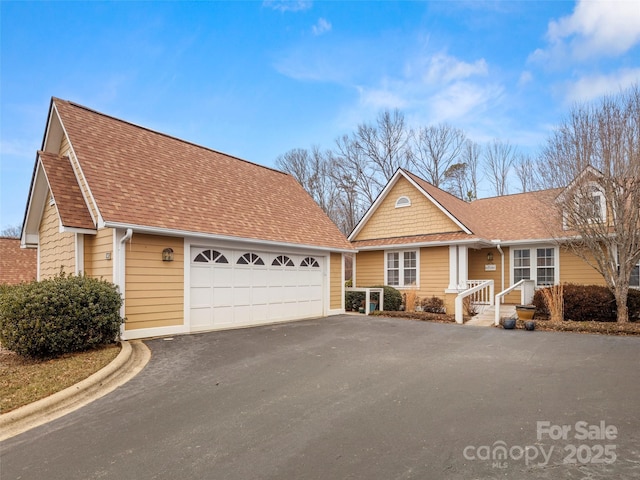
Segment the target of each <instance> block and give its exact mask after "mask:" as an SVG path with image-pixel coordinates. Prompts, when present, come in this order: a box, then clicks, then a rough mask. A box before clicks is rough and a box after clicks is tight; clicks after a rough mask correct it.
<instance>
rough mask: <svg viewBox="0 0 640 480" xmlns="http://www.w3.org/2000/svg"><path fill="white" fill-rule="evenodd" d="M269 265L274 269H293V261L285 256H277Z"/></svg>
mask: <svg viewBox="0 0 640 480" xmlns="http://www.w3.org/2000/svg"><path fill="white" fill-rule="evenodd" d="M271 265H273V266H275V267H295V264H294V263H293V261H292V260H291V259H290V258H289V257H287V256H286V255H278V256H277V257H276V258H274V259H273V262H272V263H271Z"/></svg>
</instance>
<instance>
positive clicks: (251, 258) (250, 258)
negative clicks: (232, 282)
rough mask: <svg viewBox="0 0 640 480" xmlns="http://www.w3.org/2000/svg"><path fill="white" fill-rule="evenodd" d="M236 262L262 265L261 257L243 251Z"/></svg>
mask: <svg viewBox="0 0 640 480" xmlns="http://www.w3.org/2000/svg"><path fill="white" fill-rule="evenodd" d="M237 263H238V265H264V262H263V261H262V259H261V258H260V257H259V256H258V255H257V254H255V253H245V254H244V255H242V256H241V257H240V258H239V259H238V262H237Z"/></svg>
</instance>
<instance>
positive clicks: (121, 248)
mask: <svg viewBox="0 0 640 480" xmlns="http://www.w3.org/2000/svg"><path fill="white" fill-rule="evenodd" d="M21 244H22V247H26V248H32V249H37V258H38V261H37V278H38V279H44V278H49V277H52V276H54V275H56V274H58V273H60V272H61V271H63V272H65V273H67V274H80V273H83V274H85V275H89V276H92V277H97V278H104V279H105V280H108V281H111V282H113V283H115V284H116V285H118V287H119V289H120V292H121V293H122V294H123V298H124V307H123V311H122V314H123V316H125V317H126V321H125V323H124V326H123V330H122V336H123V338H125V339H133V338H142V337H149V336H159V335H170V334H178V333H188V332H197V331H205V330H216V329H225V328H234V327H241V326H249V325H260V324H265V323H272V322H279V321H286V320H293V319H302V318H310V317H320V316H324V315H332V314H338V313H341V312H343V311H344V309H343V298H344V274H343V272H344V258H343V257H344V254H345V253H350V252H352V250H353V247H352V246H351V244H350V243H349V242H348V241H347V239H346V238H345V237H344V236H343V235H342V234H341V233H340V231H339V230H338V229H337V227H336V226H335V225H334V224H333V223H332V222H331V220H330V219H329V218H328V217H327V216H326V215H325V214H324V212H323V211H322V210H321V209H320V207H318V205H317V204H316V203H315V202H314V201H313V199H312V198H311V197H310V196H309V195H308V194H307V193H306V192H305V191H304V190H303V188H302V187H301V186H300V185H299V184H298V183H297V182H296V181H295V180H294V178H293V177H291V176H290V175H287V174H284V173H282V172H279V171H276V170H273V169H270V168H267V167H264V166H260V165H257V164H254V163H251V162H248V161H245V160H241V159H238V158H235V157H232V156H230V155H226V154H223V153H220V152H217V151H215V150H211V149H209V148H205V147H202V146H199V145H195V144H192V143H189V142H186V141H183V140H180V139H177V138H174V137H171V136H169V135H165V134H162V133H159V132H156V131H153V130H150V129H147V128H144V127H141V126H137V125H134V124H132V123H129V122H126V121H123V120H119V119H116V118H113V117H111V116H108V115H105V114H102V113H99V112H96V111H93V110H91V109H89V108H86V107H83V106H81V105H78V104H75V103H72V102H69V101H65V100H61V99H58V98H53V99H52V100H51V104H50V108H49V114H48V118H47V124H46V129H45V132H44V139H43V142H42V147H41V149H40V151H39V152H38V153H37V156H36V162H35V167H34V172H33V178H32V181H31V187H30V192H29V198H28V204H27V208H26V213H25V220H24V226H23V231H22V238H21Z"/></svg>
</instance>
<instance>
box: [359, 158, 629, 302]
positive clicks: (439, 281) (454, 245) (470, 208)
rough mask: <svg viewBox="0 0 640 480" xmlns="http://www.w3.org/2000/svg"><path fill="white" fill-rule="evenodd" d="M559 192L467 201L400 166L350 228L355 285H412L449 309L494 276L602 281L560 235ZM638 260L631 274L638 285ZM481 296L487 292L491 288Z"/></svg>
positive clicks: (499, 280) (497, 279)
mask: <svg viewBox="0 0 640 480" xmlns="http://www.w3.org/2000/svg"><path fill="white" fill-rule="evenodd" d="M562 193H563V191H562V190H561V189H555V190H543V191H538V192H530V193H521V194H515V195H505V196H500V197H493V198H484V199H479V200H475V201H473V202H470V203H468V202H464V201H462V200H460V199H459V198H457V197H454V196H453V195H451V194H449V193H447V192H445V191H443V190H441V189H439V188H436V187H435V186H433V185H431V184H430V183H428V182H426V181H425V180H423V179H421V178H419V177H418V176H416V175H414V174H412V173H410V172H408V171H406V170H402V169H400V170H398V171H397V172H396V173H395V174H394V175H393V177H392V178H391V179H390V180H389V182H388V183H387V185H386V186H385V188H384V189H383V191H382V192H381V193H380V195H379V196H378V198H377V199H376V201H375V202H374V203H373V205H372V206H371V207H370V208H369V210H368V211H367V212H366V214H365V215H364V217H363V218H362V220H361V221H360V222H359V223H358V225H357V226H356V227H355V229H354V230H353V232H352V233H351V234H350V236H349V240H350V241H351V242H352V244H353V246H354V247H355V248H356V249H357V254H356V256H355V265H354V274H353V277H354V282H353V285H354V286H357V287H367V286H372V285H380V284H385V285H391V286H394V287H396V288H398V289H399V290H401V291H403V290H407V289H415V290H416V291H417V294H418V296H419V297H420V298H423V299H424V298H428V297H432V296H436V297H440V298H441V299H443V300H444V301H445V305H446V308H447V311H448V312H453V311H454V310H455V299H456V297H457V296H458V294H459V293H460V292H463V291H466V290H469V289H470V288H473V287H475V286H479V285H480V284H487V285H488V284H489V282H485V281H489V280H490V281H493V288H494V292H495V293H498V292H502V291H504V290H506V289H508V288H509V287H510V286H513V285H515V284H517V283H518V282H519V281H521V280H533V282H534V284H535V286H536V287H542V286H547V285H554V284H559V283H580V284H598V285H604V284H605V282H604V278H603V277H602V276H601V275H600V274H599V273H598V272H597V271H596V270H595V269H593V268H592V267H591V266H590V265H589V264H588V263H586V262H585V261H584V260H582V259H581V258H580V257H578V256H576V255H575V254H574V253H572V252H571V250H570V249H567V248H563V247H562V246H561V245H562V244H561V243H559V242H558V241H557V239H558V238H559V237H561V236H562V235H566V234H567V232H566V225H563V219H562V218H559V214H558V213H557V209H556V208H554V202H555V201H556V199H557V198H558V197H559V196H561V195H562ZM563 232H564V233H563ZM638 268H639V267H636V270H635V272H634V274H633V275H632V277H631V283H632V286H635V287H638V286H640V285H638V274H637V272H638ZM487 289H489V287H488V286H487ZM479 293H481V292H479ZM520 295H521V293H520V291H518V289H515V290H513V291H512V292H510V293H508V294H506V296H505V301H506V302H507V303H520V301H521V300H520V298H521V297H520ZM484 296H485V298H486V299H488V298H489V296H490V294H489V292H488V290H487V292H485V293H484Z"/></svg>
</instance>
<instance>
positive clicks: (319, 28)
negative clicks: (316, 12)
mask: <svg viewBox="0 0 640 480" xmlns="http://www.w3.org/2000/svg"><path fill="white" fill-rule="evenodd" d="M312 31H313V34H314V35H316V36H318V35H322V34H323V33H327V32H330V31H331V23H330V22H327V21H326V20H325V19H324V18H322V17H321V18H319V19H318V23H316V24H315V25H314V26H313V27H312Z"/></svg>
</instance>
